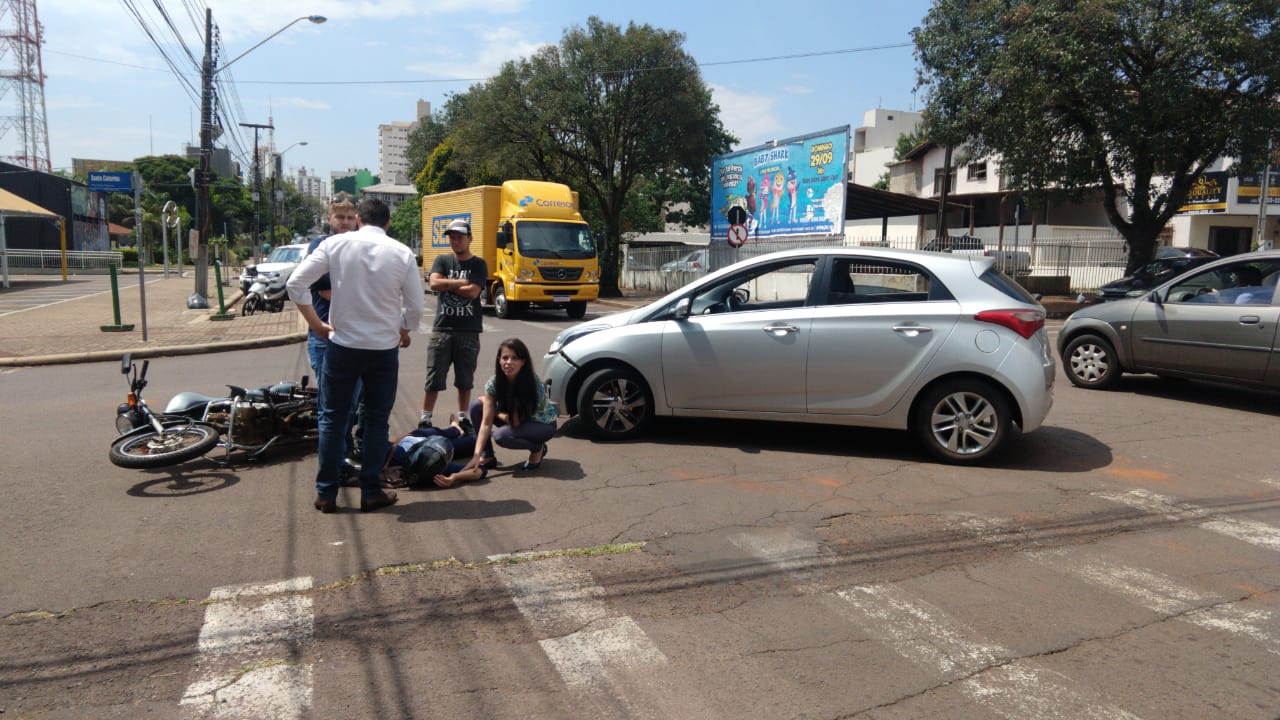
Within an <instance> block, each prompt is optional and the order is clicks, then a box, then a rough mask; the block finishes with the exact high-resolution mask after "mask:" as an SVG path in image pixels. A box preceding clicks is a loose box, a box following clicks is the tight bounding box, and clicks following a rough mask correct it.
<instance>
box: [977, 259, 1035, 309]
mask: <svg viewBox="0 0 1280 720" xmlns="http://www.w3.org/2000/svg"><path fill="white" fill-rule="evenodd" d="M978 279H979V280H981V281H982V282H984V283H986V284H988V285H990V286H991V287H993V288H995V289H997V290H999V291H1000V292H1001V293H1003V294H1005V295H1008V296H1009V297H1011V298H1013V299H1014V300H1019V301H1021V302H1025V303H1031V304H1032V305H1039V304H1040V301H1039V300H1036V298H1035V296H1034V295H1032V294H1031V293H1029V292H1027V289H1026V288H1024V287H1022V286H1021V285H1019V284H1018V283H1016V282H1014V281H1013V278H1010V277H1009V276H1008V275H1005V274H1004V273H1002V272H1000V271H999V270H997V269H995V267H992V268H991V269H989V270H987V271H986V272H984V273H982V276H981V277H979V278H978Z"/></svg>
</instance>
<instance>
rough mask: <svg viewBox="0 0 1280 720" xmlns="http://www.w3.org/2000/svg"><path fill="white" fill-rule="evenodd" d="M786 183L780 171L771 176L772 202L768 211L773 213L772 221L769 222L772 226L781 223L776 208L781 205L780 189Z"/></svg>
mask: <svg viewBox="0 0 1280 720" xmlns="http://www.w3.org/2000/svg"><path fill="white" fill-rule="evenodd" d="M786 182H787V179H786V177H784V176H783V174H782V171H781V170H779V171H778V172H777V174H776V175H774V176H773V202H772V203H771V204H770V205H769V209H770V210H771V211H772V212H773V219H772V220H771V221H770V222H772V223H773V224H774V225H778V224H780V223H781V222H782V219H781V218H780V217H778V206H779V205H781V204H782V188H783V187H784V186H785V185H786Z"/></svg>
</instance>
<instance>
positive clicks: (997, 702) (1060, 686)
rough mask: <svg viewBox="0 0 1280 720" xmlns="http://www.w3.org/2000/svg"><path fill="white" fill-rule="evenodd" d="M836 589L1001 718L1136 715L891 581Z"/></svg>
mask: <svg viewBox="0 0 1280 720" xmlns="http://www.w3.org/2000/svg"><path fill="white" fill-rule="evenodd" d="M835 597H837V598H839V599H840V600H841V601H843V602H844V603H846V604H847V607H848V609H849V610H851V611H852V612H854V613H855V614H856V615H860V616H861V617H858V618H856V619H857V620H858V621H859V624H860V625H861V626H863V627H865V628H867V629H868V630H869V631H870V632H871V633H872V634H873V635H876V636H878V637H879V638H880V639H881V640H883V641H885V642H887V643H888V644H890V646H891V647H892V648H893V649H894V650H895V651H897V652H898V654H900V655H902V656H903V657H905V658H906V659H908V660H910V661H912V662H914V663H916V664H917V665H921V666H923V667H926V668H928V669H930V670H932V671H934V672H937V673H940V674H941V675H942V676H943V677H944V679H946V680H948V681H955V680H960V681H961V682H960V687H961V688H962V689H963V691H964V692H965V694H967V695H968V696H969V697H970V698H972V699H973V700H975V701H977V702H980V703H982V704H983V705H985V706H986V707H987V708H989V709H990V710H992V711H993V712H995V713H997V714H999V715H1001V716H1003V717H1006V718H1028V717H1035V718H1043V719H1045V720H1055V719H1056V718H1062V719H1063V720H1065V719H1066V718H1073V719H1074V718H1089V719H1091V720H1092V719H1097V720H1137V716H1135V715H1132V714H1130V713H1128V712H1126V711H1124V710H1123V709H1121V708H1119V707H1117V706H1115V705H1111V704H1109V703H1107V702H1105V701H1102V700H1100V699H1095V698H1090V697H1087V696H1085V695H1084V694H1082V693H1080V692H1077V691H1075V690H1073V689H1071V688H1070V685H1071V684H1072V680H1071V679H1070V678H1068V677H1066V676H1064V675H1062V674H1061V673H1056V672H1053V671H1050V670H1045V669H1042V668H1037V667H1033V666H1032V665H1031V664H1030V663H1029V662H1027V661H1024V660H1020V659H1017V658H1016V656H1015V654H1014V653H1013V651H1011V650H1009V649H1007V648H1004V647H1001V646H1000V645H997V644H994V643H989V642H986V641H984V640H982V639H980V638H976V637H974V636H973V633H972V632H971V631H970V629H969V628H967V627H965V626H964V625H962V624H961V623H958V622H956V621H955V620H953V619H952V618H951V617H950V616H948V615H947V614H946V613H945V612H943V611H942V610H940V609H939V608H937V607H934V606H933V605H930V604H929V603H927V602H925V601H923V600H919V599H917V598H914V597H912V596H910V595H909V594H908V593H907V592H906V591H904V590H902V589H901V588H899V587H896V586H893V585H862V586H858V587H853V588H848V589H845V590H839V591H836V593H835Z"/></svg>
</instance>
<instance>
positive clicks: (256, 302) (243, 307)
mask: <svg viewBox="0 0 1280 720" xmlns="http://www.w3.org/2000/svg"><path fill="white" fill-rule="evenodd" d="M261 305H262V298H261V297H259V296H258V294H257V293H253V294H252V295H247V296H245V299H244V302H243V303H241V304H240V314H241V315H252V314H254V313H255V312H257V310H258V307H259V306H261Z"/></svg>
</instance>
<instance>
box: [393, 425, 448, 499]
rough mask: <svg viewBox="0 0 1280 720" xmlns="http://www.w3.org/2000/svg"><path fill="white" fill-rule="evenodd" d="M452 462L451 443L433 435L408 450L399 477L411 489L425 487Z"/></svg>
mask: <svg viewBox="0 0 1280 720" xmlns="http://www.w3.org/2000/svg"><path fill="white" fill-rule="evenodd" d="M452 460H453V443H451V442H449V441H448V440H447V439H445V438H443V437H440V436H439V435H433V436H431V437H429V438H427V439H426V440H423V441H422V442H420V443H418V444H417V445H414V446H413V447H412V448H410V449H409V453H408V454H407V455H406V456H405V459H404V465H402V466H401V467H400V477H401V478H402V479H403V480H404V481H405V482H406V483H408V484H409V485H410V486H411V487H413V486H419V485H427V484H429V483H431V479H432V478H434V477H435V476H436V475H440V474H442V473H444V471H445V468H446V467H448V465H449V463H450V462H451V461H452Z"/></svg>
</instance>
